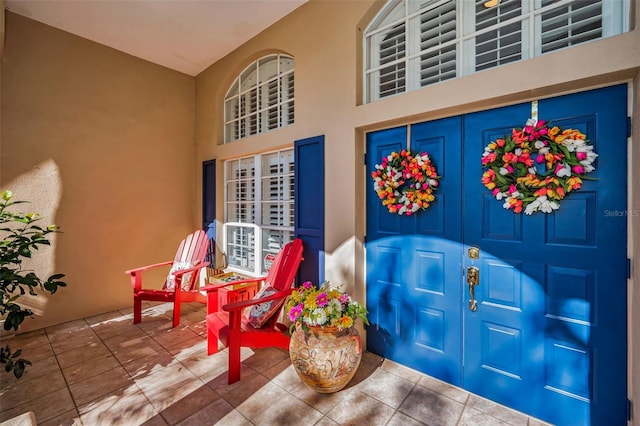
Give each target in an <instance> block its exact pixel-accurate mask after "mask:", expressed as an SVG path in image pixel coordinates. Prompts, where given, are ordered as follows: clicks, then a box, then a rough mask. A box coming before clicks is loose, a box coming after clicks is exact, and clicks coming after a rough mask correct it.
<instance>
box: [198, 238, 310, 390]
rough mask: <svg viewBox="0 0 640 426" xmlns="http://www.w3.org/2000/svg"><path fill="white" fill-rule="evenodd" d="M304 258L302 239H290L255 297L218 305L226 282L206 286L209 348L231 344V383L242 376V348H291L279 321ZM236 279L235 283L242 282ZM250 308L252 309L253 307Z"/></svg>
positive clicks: (216, 348) (212, 349) (214, 349)
mask: <svg viewBox="0 0 640 426" xmlns="http://www.w3.org/2000/svg"><path fill="white" fill-rule="evenodd" d="M301 261H302V240H300V239H298V238H297V239H295V240H294V241H293V242H290V243H287V244H286V245H285V246H284V248H283V249H282V250H281V251H280V253H278V256H277V257H276V259H275V261H274V262H273V264H272V265H271V269H269V273H268V274H267V276H266V277H261V278H252V279H250V280H246V281H255V280H257V279H261V280H262V281H263V285H262V288H261V290H260V291H259V292H258V293H257V294H256V295H255V297H254V298H253V299H251V300H241V301H239V302H234V303H229V304H227V305H224V306H222V310H221V311H219V312H215V308H214V307H217V304H218V302H217V296H218V295H217V289H218V288H220V287H222V286H224V285H225V284H219V285H212V286H206V287H203V289H204V290H207V294H208V299H209V300H208V302H207V307H208V308H207V311H208V313H207V320H206V322H207V352H208V354H209V355H211V354H213V353H216V352H218V341H221V342H222V343H223V344H224V345H225V346H229V384H232V383H235V382H237V381H238V380H240V348H241V347H243V346H244V347H251V348H264V347H274V346H275V347H280V348H284V349H289V341H290V337H289V335H288V334H285V332H286V329H287V327H286V326H285V325H284V324H281V323H279V322H278V317H279V314H280V311H281V310H282V307H283V305H284V301H285V299H286V298H287V296H289V295H290V294H291V291H292V290H293V284H294V278H295V276H296V273H297V271H298V267H299V266H300V262H301ZM241 282H242V281H240V282H234V284H237V283H241ZM249 310H250V311H249Z"/></svg>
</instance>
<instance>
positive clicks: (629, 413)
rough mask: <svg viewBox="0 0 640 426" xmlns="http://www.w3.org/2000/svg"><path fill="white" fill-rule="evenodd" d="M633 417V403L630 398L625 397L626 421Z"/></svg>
mask: <svg viewBox="0 0 640 426" xmlns="http://www.w3.org/2000/svg"><path fill="white" fill-rule="evenodd" d="M632 417H633V404H632V402H631V400H630V399H627V421H631V418H632Z"/></svg>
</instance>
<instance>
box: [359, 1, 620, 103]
mask: <svg viewBox="0 0 640 426" xmlns="http://www.w3.org/2000/svg"><path fill="white" fill-rule="evenodd" d="M629 1H630V0H499V1H496V4H495V5H494V6H493V7H487V6H485V5H486V4H488V3H487V0H426V1H417V0H392V1H389V2H388V3H387V5H386V6H385V7H383V8H382V10H381V11H380V13H379V14H378V15H377V16H376V17H375V18H374V19H373V20H372V22H371V24H370V25H369V26H368V27H367V29H366V30H365V38H364V41H365V48H364V52H365V55H366V56H365V61H364V64H365V69H364V81H365V85H366V87H365V96H366V99H365V102H371V101H375V100H377V99H382V98H384V97H387V96H391V95H396V94H399V93H404V92H406V91H411V90H416V89H418V88H420V87H424V86H428V85H430V84H435V83H439V82H441V81H445V80H448V79H452V78H456V77H462V76H465V75H469V74H472V73H475V72H478V71H482V70H486V69H490V68H494V67H497V66H501V65H504V64H508V63H510V62H514V61H519V60H522V59H529V58H532V57H534V56H537V55H541V54H545V53H548V52H552V51H554V50H558V49H563V48H567V47H571V46H574V45H577V44H580V43H585V42H588V41H591V40H596V39H599V38H603V37H609V36H612V35H616V34H620V33H622V32H623V31H628V19H629V14H630V3H629Z"/></svg>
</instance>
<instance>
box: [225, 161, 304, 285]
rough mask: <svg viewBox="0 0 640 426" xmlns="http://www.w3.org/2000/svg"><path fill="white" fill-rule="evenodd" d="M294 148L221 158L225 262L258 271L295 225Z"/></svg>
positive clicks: (291, 233)
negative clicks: (223, 181)
mask: <svg viewBox="0 0 640 426" xmlns="http://www.w3.org/2000/svg"><path fill="white" fill-rule="evenodd" d="M293 166H294V159H293V150H292V149H288V150H283V151H277V152H270V153H265V154H259V155H255V156H251V157H245V158H240V159H235V160H228V161H225V163H224V167H225V246H226V253H227V258H228V259H227V260H228V262H229V266H231V267H233V268H236V269H240V270H244V271H247V272H249V273H252V274H255V275H260V274H263V273H264V272H266V270H267V269H268V267H269V266H270V259H273V257H275V255H276V254H277V253H278V252H279V251H280V249H281V248H282V247H284V245H285V244H286V243H288V242H289V241H292V240H293V230H294V229H293V228H294V216H293V212H294V210H293V206H294V204H293V203H294V193H293V188H294V186H293V184H294V170H293Z"/></svg>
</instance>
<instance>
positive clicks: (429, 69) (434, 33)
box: [419, 1, 458, 87]
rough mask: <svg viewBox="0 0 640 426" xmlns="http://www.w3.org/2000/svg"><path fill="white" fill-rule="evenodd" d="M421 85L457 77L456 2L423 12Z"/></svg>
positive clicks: (421, 21)
mask: <svg viewBox="0 0 640 426" xmlns="http://www.w3.org/2000/svg"><path fill="white" fill-rule="evenodd" d="M419 20H420V52H423V53H421V55H420V70H419V72H420V87H422V86H427V85H429V84H433V83H437V82H439V81H444V80H448V79H450V78H455V77H456V38H457V37H456V35H457V32H458V31H457V20H456V2H454V1H450V2H446V3H443V4H440V5H438V6H437V7H434V8H432V9H430V10H427V11H425V12H424V13H422V14H420V15H419Z"/></svg>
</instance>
